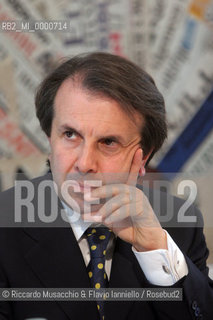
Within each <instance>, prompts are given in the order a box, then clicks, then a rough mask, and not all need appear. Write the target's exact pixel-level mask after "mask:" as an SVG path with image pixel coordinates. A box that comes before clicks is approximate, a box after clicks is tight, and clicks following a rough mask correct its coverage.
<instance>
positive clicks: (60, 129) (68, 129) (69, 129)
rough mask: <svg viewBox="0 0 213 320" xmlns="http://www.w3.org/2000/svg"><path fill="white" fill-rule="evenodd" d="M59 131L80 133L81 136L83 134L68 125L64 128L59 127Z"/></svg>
mask: <svg viewBox="0 0 213 320" xmlns="http://www.w3.org/2000/svg"><path fill="white" fill-rule="evenodd" d="M59 131H60V132H63V131H73V132H76V133H78V134H79V135H81V133H80V132H79V131H78V130H76V129H75V128H73V127H71V126H69V125H68V124H63V125H62V126H60V127H59Z"/></svg>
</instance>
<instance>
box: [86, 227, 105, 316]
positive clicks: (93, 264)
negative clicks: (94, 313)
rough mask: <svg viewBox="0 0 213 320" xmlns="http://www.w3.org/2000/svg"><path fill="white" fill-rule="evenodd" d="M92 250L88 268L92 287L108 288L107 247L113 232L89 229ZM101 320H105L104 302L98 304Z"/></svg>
mask: <svg viewBox="0 0 213 320" xmlns="http://www.w3.org/2000/svg"><path fill="white" fill-rule="evenodd" d="M85 234H86V236H87V240H88V243H89V248H90V255H91V260H90V263H89V265H88V267H87V271H88V275H89V278H90V282H91V287H92V288H96V289H100V288H107V287H108V279H107V274H106V272H105V257H106V256H105V255H106V247H107V244H108V242H109V239H110V234H111V230H109V229H108V228H104V227H97V228H88V229H87V230H86V231H85ZM97 307H98V311H99V313H100V319H101V320H103V319H104V301H98V302H97Z"/></svg>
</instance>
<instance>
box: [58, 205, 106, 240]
mask: <svg viewBox="0 0 213 320" xmlns="http://www.w3.org/2000/svg"><path fill="white" fill-rule="evenodd" d="M61 203H62V205H63V207H64V209H65V210H66V213H67V218H68V220H69V222H70V225H71V227H72V230H73V233H74V235H75V237H76V240H77V241H79V240H80V238H81V237H82V236H83V234H84V232H85V231H86V230H87V229H88V228H89V227H90V226H94V227H100V226H103V225H102V224H101V223H93V222H89V221H84V220H83V219H82V217H81V214H80V213H79V212H75V211H73V210H72V209H71V208H70V207H69V206H68V205H67V204H66V203H65V202H63V201H61ZM103 227H104V226H103Z"/></svg>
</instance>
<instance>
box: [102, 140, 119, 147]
mask: <svg viewBox="0 0 213 320" xmlns="http://www.w3.org/2000/svg"><path fill="white" fill-rule="evenodd" d="M103 142H104V144H106V145H107V146H114V145H115V143H116V142H115V141H114V140H112V139H105V140H104V141H103Z"/></svg>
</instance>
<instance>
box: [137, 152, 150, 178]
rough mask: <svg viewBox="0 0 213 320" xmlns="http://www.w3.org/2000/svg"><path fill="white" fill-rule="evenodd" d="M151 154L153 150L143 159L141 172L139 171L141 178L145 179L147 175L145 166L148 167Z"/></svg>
mask: <svg viewBox="0 0 213 320" xmlns="http://www.w3.org/2000/svg"><path fill="white" fill-rule="evenodd" d="M151 153H152V150H151V151H150V152H149V153H148V154H147V155H146V156H144V155H143V159H142V161H141V166H140V170H139V176H140V177H143V176H145V174H146V168H145V166H146V162H147V160H148V159H149V157H150V155H151Z"/></svg>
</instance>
